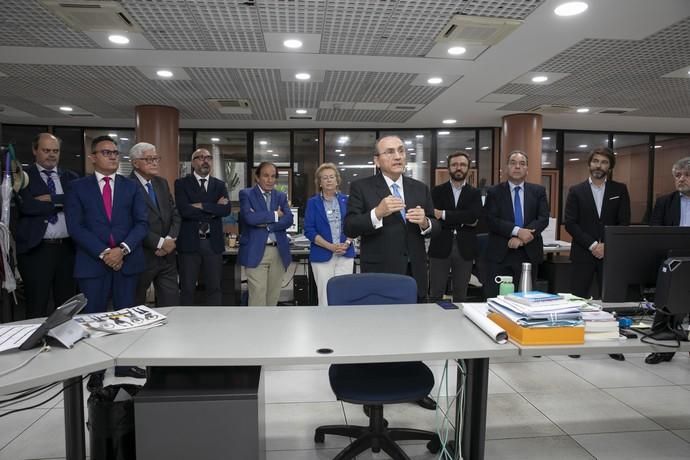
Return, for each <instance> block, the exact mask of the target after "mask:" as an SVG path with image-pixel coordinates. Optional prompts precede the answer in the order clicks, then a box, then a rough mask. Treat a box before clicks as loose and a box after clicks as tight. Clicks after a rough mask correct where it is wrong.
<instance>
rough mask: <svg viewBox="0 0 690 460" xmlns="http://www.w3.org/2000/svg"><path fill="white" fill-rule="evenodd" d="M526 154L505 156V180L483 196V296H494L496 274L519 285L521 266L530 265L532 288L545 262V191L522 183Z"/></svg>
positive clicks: (547, 214)
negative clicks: (486, 228)
mask: <svg viewBox="0 0 690 460" xmlns="http://www.w3.org/2000/svg"><path fill="white" fill-rule="evenodd" d="M527 166H528V160H527V155H526V154H525V153H524V152H522V151H520V150H515V151H513V152H511V153H510V154H509V155H508V163H507V172H508V180H507V181H506V182H502V183H500V184H498V185H495V186H493V187H492V188H490V189H489V190H488V192H487V195H486V204H485V208H486V218H487V223H488V226H489V240H488V243H487V248H486V259H487V261H488V269H487V271H488V276H487V277H486V282H485V283H484V292H485V293H486V297H496V295H497V294H498V285H497V284H496V283H495V282H494V279H495V278H496V275H512V276H513V280H514V282H515V285H516V286H518V285H519V284H520V277H521V275H522V263H523V262H530V263H531V264H532V285H534V283H535V281H536V279H537V269H538V267H539V264H541V262H542V260H543V259H544V247H543V242H542V238H541V232H542V231H543V230H544V229H545V228H546V226H547V225H548V223H549V204H548V202H547V199H546V189H544V187H542V186H541V185H537V184H531V183H528V182H525V178H526V177H527Z"/></svg>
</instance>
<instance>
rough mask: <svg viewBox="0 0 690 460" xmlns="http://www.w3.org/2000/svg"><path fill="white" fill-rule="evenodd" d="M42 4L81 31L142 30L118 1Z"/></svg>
mask: <svg viewBox="0 0 690 460" xmlns="http://www.w3.org/2000/svg"><path fill="white" fill-rule="evenodd" d="M39 2H40V3H41V5H43V7H44V8H46V9H47V10H48V11H50V12H51V13H53V14H54V15H55V16H57V17H59V18H60V19H62V20H63V21H64V22H65V23H67V25H69V26H70V27H72V28H73V29H75V30H79V31H90V32H93V31H105V32H111V31H118V32H120V31H121V32H141V29H140V28H139V26H138V25H137V24H136V23H135V22H134V21H133V20H132V19H131V18H130V17H129V15H128V14H127V12H126V11H125V9H124V8H123V7H122V5H121V4H120V3H118V2H113V1H89V0H82V1H79V0H77V1H72V2H70V1H60V0H39Z"/></svg>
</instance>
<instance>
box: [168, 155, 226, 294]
mask: <svg viewBox="0 0 690 460" xmlns="http://www.w3.org/2000/svg"><path fill="white" fill-rule="evenodd" d="M212 161H213V156H211V153H210V152H209V151H208V150H206V149H197V150H195V151H194V153H192V170H193V171H192V173H191V174H188V175H187V176H185V177H182V178H180V179H177V180H176V181H175V201H176V203H177V209H178V211H179V213H180V216H181V217H182V224H181V226H180V234H179V236H178V238H177V252H178V260H179V267H180V284H181V288H182V289H181V291H182V292H181V299H180V300H181V303H182V305H195V302H194V292H195V291H196V284H197V281H198V279H199V270H200V269H201V267H202V266H203V273H204V284H205V286H206V305H222V298H221V290H220V279H221V272H222V269H223V251H225V239H224V238H223V217H225V216H227V215H229V214H230V210H231V206H230V199H229V197H228V188H227V187H226V186H225V182H223V181H221V180H219V179H216V178H215V177H211V175H210V174H211V162H212Z"/></svg>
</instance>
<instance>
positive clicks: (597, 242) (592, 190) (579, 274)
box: [565, 147, 630, 361]
mask: <svg viewBox="0 0 690 460" xmlns="http://www.w3.org/2000/svg"><path fill="white" fill-rule="evenodd" d="M587 165H588V166H589V178H588V179H587V180H586V181H584V182H582V183H580V184H577V185H574V186H572V187H571V188H570V191H569V192H568V198H567V199H566V201H565V229H566V230H567V231H568V233H570V235H571V236H572V237H573V242H572V246H571V247H570V261H571V264H572V265H571V272H570V280H571V292H572V293H573V294H575V295H577V296H580V297H584V298H589V297H590V292H591V288H592V280H593V279H594V276H595V275H596V278H597V285H598V289H599V293H601V286H602V280H603V275H604V247H605V246H604V227H605V226H607V225H630V196H629V195H628V188H627V187H626V186H625V184H622V183H620V182H615V181H613V180H610V175H611V172H612V171H613V168H614V166H615V165H616V157H615V155H614V154H613V152H612V151H611V150H610V149H608V148H606V147H597V148H595V149H594V150H592V151H591V152H590V154H589V158H588V159H587ZM594 297H595V298H601V295H595V296H594ZM571 356H572V357H579V355H571ZM609 356H611V358H613V359H615V360H618V361H623V360H624V359H625V357H624V356H623V355H622V354H620V353H614V354H611V355H609Z"/></svg>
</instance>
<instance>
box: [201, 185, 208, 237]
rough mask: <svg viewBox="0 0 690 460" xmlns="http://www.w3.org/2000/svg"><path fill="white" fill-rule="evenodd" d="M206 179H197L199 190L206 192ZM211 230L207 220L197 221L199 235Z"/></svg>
mask: <svg viewBox="0 0 690 460" xmlns="http://www.w3.org/2000/svg"><path fill="white" fill-rule="evenodd" d="M207 180H208V179H199V183H200V184H201V191H202V192H206V181H207ZM210 231H211V225H210V224H209V223H208V222H199V236H201V237H204V238H205V237H206V235H207V234H208V233H209V232H210Z"/></svg>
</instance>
